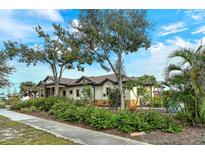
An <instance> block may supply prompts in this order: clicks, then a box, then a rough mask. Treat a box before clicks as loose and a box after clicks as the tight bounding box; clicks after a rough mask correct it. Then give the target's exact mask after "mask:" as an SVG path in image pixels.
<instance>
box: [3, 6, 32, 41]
mask: <svg viewBox="0 0 205 154" xmlns="http://www.w3.org/2000/svg"><path fill="white" fill-rule="evenodd" d="M13 15H14V11H12V10H7V11H4V10H2V11H0V19H1V24H0V37H1V40H5V39H7V38H11V39H20V38H23V37H25V36H27V35H28V33H30V32H32V31H33V29H32V27H31V26H29V25H27V24H24V23H22V22H18V21H17V20H16V19H15V18H13Z"/></svg>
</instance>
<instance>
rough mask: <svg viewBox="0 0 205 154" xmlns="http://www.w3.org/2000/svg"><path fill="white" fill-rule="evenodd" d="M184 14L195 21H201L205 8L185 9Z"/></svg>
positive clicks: (204, 14) (204, 16) (204, 15)
mask: <svg viewBox="0 0 205 154" xmlns="http://www.w3.org/2000/svg"><path fill="white" fill-rule="evenodd" d="M185 14H186V15H187V16H188V17H191V18H192V19H193V20H194V21H195V22H196V23H201V22H203V20H204V18H205V10H187V11H185Z"/></svg>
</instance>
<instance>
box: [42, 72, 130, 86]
mask: <svg viewBox="0 0 205 154" xmlns="http://www.w3.org/2000/svg"><path fill="white" fill-rule="evenodd" d="M47 79H50V80H52V81H54V77H53V76H47V77H46V78H45V79H44V80H43V81H40V82H39V84H40V83H43V84H46V85H47V84H53V83H52V82H51V83H46V82H45V81H46V80H47ZM81 79H85V80H86V79H87V80H88V81H90V83H92V84H101V83H103V82H104V81H106V80H110V81H111V82H117V79H116V76H115V74H109V75H102V76H82V77H80V78H78V79H71V78H64V77H61V80H60V84H63V85H67V86H72V85H80V84H82V83H79V82H80V81H81ZM128 79H130V77H128V76H125V78H124V81H126V80H128ZM39 84H38V85H39Z"/></svg>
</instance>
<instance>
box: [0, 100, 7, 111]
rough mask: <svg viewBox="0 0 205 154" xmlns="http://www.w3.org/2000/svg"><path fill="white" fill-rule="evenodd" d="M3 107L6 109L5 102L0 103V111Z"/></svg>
mask: <svg viewBox="0 0 205 154" xmlns="http://www.w3.org/2000/svg"><path fill="white" fill-rule="evenodd" d="M5 107H6V103H5V102H2V101H0V109H1V108H5Z"/></svg>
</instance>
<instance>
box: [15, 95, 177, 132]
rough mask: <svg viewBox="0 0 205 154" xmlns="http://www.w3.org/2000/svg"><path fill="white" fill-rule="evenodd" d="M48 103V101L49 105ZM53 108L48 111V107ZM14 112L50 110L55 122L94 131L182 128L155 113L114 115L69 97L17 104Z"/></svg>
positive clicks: (174, 129) (122, 113)
mask: <svg viewBox="0 0 205 154" xmlns="http://www.w3.org/2000/svg"><path fill="white" fill-rule="evenodd" d="M46 101H49V103H48V102H46ZM49 104H50V105H51V106H50V107H49V108H48V106H47V105H49ZM15 107H16V108H15V109H20V110H21V111H23V112H37V111H49V114H51V115H53V116H54V117H55V118H56V119H60V120H64V121H70V122H80V123H85V124H89V125H90V126H91V127H92V128H95V129H118V130H120V131H123V132H128V133H130V132H134V131H152V130H156V129H159V130H162V131H166V132H178V131H179V130H180V127H179V126H178V125H176V124H175V123H174V122H173V120H172V118H171V117H169V116H166V115H163V114H160V113H158V112H156V111H149V112H148V111H139V112H130V111H128V110H122V111H117V112H113V111H111V110H107V109H100V108H96V107H94V106H92V105H82V104H78V103H76V102H75V101H74V100H72V99H67V98H64V97H62V98H52V97H50V98H38V99H32V100H29V101H25V102H21V103H18V104H17V105H16V106H15Z"/></svg>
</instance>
